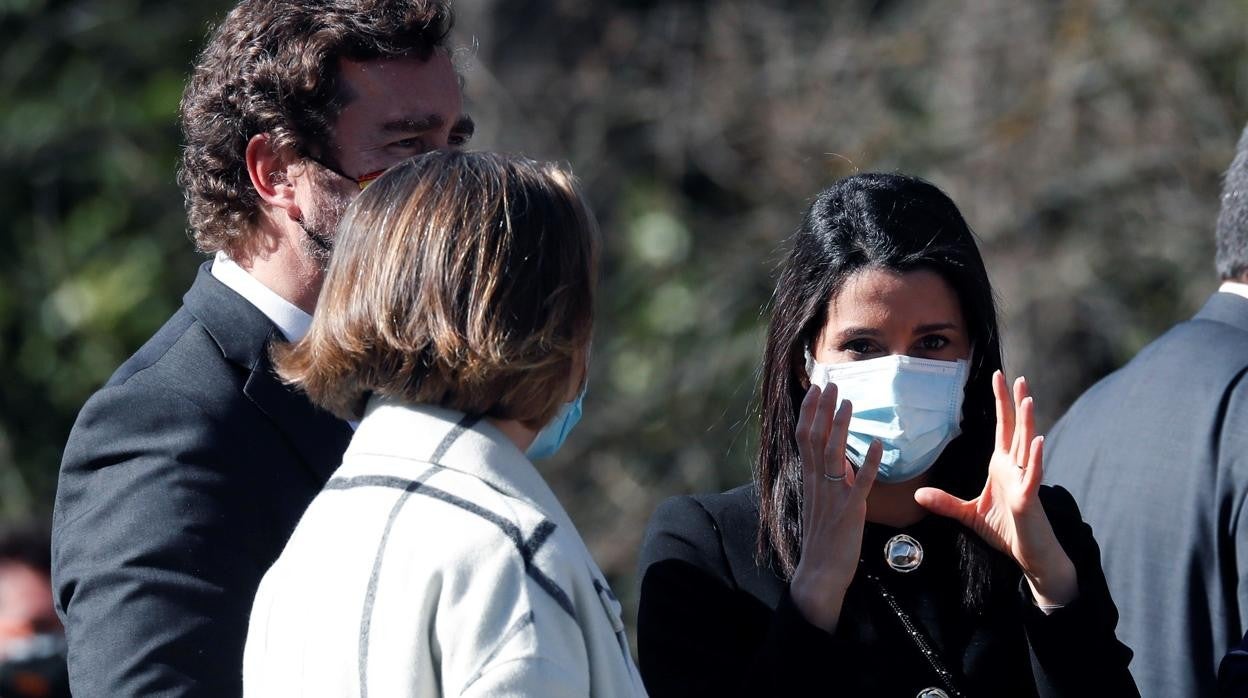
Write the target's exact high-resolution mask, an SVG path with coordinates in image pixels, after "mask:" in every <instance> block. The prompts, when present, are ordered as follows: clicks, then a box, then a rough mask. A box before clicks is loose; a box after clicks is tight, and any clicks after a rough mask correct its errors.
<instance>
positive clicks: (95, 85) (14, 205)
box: [0, 0, 230, 515]
mask: <svg viewBox="0 0 1248 698" xmlns="http://www.w3.org/2000/svg"><path fill="white" fill-rule="evenodd" d="M229 4H230V3H227V2H196V3H169V2H156V1H152V0H145V1H140V0H110V1H109V2H85V1H77V0H26V1H25V2H22V1H17V0H9V1H8V2H4V3H0V74H3V75H4V80H3V82H0V163H3V167H0V210H3V211H4V215H5V223H4V227H3V229H2V230H3V232H2V233H0V235H2V237H3V242H2V243H0V244H2V245H3V249H6V250H8V252H7V254H5V255H3V256H2V257H0V332H2V335H0V336H2V337H3V340H2V341H0V365H3V366H4V367H5V368H4V375H5V380H4V386H3V389H2V390H0V475H2V478H0V486H2V487H3V490H0V514H8V515H17V514H21V513H23V512H26V511H40V510H45V509H47V508H48V507H49V505H50V502H51V496H52V494H53V492H54V489H55V482H56V467H57V464H58V463H59V462H60V453H61V448H62V446H63V445H64V441H65V437H66V436H67V435H68V433H69V428H70V426H71V424H72V423H73V419H74V416H75V415H76V413H77V411H78V408H79V407H81V405H82V403H83V402H84V401H85V399H86V397H87V396H88V395H89V394H90V393H91V391H93V390H95V389H96V388H98V387H99V386H100V385H101V384H102V383H103V382H104V380H106V379H107V378H108V375H109V374H110V373H111V372H112V371H113V370H114V369H115V368H116V367H117V365H119V364H120V363H121V362H122V361H123V360H125V358H126V356H128V355H129V354H130V353H131V352H133V351H134V350H135V349H136V348H138V346H139V345H140V344H141V343H142V342H143V341H144V340H145V339H146V338H147V337H148V336H149V335H150V334H151V332H152V331H153V330H154V329H155V328H156V327H158V326H159V325H160V323H162V322H163V321H164V319H165V318H167V317H168V316H169V314H170V313H172V312H173V310H174V309H176V308H177V306H178V304H179V301H180V298H181V294H182V292H183V290H184V289H185V287H186V285H187V284H188V282H189V280H190V279H191V278H193V275H194V271H195V265H196V259H197V255H196V254H195V253H194V250H193V247H192V245H191V244H190V243H189V241H188V239H187V237H186V232H185V231H186V220H185V217H184V215H183V212H182V207H181V195H180V192H179V191H178V189H177V186H176V185H175V184H174V173H175V166H176V165H175V163H176V159H177V155H178V145H179V138H180V137H179V132H178V127H177V123H176V114H177V108H178V100H179V99H180V97H181V93H182V84H183V80H184V78H185V76H186V75H187V73H188V69H189V66H190V65H191V62H192V60H193V56H194V55H195V53H196V52H197V51H198V50H199V49H200V48H201V47H202V42H203V38H204V36H205V33H206V31H207V29H208V27H209V26H210V23H211V22H212V21H215V19H217V18H218V17H220V16H221V15H222V14H223V13H224V11H225V9H226V8H227V7H228V5H229Z"/></svg>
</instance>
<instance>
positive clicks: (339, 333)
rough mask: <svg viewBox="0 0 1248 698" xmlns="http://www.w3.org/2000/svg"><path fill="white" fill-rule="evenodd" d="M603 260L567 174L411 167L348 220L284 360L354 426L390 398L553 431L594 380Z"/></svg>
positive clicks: (462, 161) (527, 168)
mask: <svg viewBox="0 0 1248 698" xmlns="http://www.w3.org/2000/svg"><path fill="white" fill-rule="evenodd" d="M597 249H598V243H597V226H596V223H595V222H594V218H593V215H592V214H591V213H590V210H589V207H588V206H587V205H586V203H585V201H584V199H583V197H582V196H581V193H580V190H579V188H578V186H577V184H576V182H575V180H574V179H573V177H572V176H571V175H570V174H568V173H567V172H566V171H564V170H562V169H560V168H559V167H557V166H555V165H551V164H546V163H538V162H534V161H532V160H526V159H523V158H517V157H511V156H506V155H498V154H493V153H457V152H432V153H427V154H425V155H421V156H419V157H416V158H413V159H411V160H407V161H404V162H403V163H401V164H399V165H398V166H396V167H394V168H392V169H391V170H389V171H388V172H386V174H385V175H383V176H382V177H381V178H380V179H378V180H377V182H376V183H374V184H373V185H372V186H370V187H369V188H368V189H367V190H366V191H364V193H362V194H361V195H360V196H359V197H358V198H357V199H356V200H355V201H354V202H353V203H352V204H351V206H350V207H348V209H347V212H346V215H345V216H344V217H343V220H342V223H341V224H340V226H339V229H338V237H337V243H336V245H335V250H334V256H333V259H332V261H331V262H330V265H329V270H328V272H327V273H326V277H325V285H324V286H323V287H322V289H321V295H320V299H319V300H318V301H317V306H316V313H315V315H314V317H313V320H312V327H311V329H310V330H309V331H308V334H307V336H306V337H304V338H303V339H302V340H300V341H299V342H298V343H296V344H294V345H285V346H278V347H276V348H275V349H274V361H275V364H276V366H277V371H278V374H279V375H280V376H281V377H282V378H283V379H284V380H285V381H287V382H288V383H290V384H292V385H295V386H297V387H299V388H300V389H302V390H303V391H304V392H306V393H307V394H308V397H309V398H311V400H312V402H314V403H315V404H317V405H319V406H321V407H323V408H325V409H327V410H329V411H331V412H333V413H334V414H336V415H338V416H339V417H342V418H344V419H359V418H360V417H361V416H362V414H363V411H364V405H365V402H366V401H367V399H368V397H369V396H370V395H381V396H387V397H391V398H396V399H399V400H403V401H405V402H408V403H421V404H430V405H439V406H442V407H448V408H451V409H455V410H459V411H461V412H466V413H469V414H474V415H481V416H487V417H495V418H499V419H515V420H519V421H521V422H523V423H524V424H525V425H526V426H529V427H531V428H539V427H541V426H542V425H544V424H545V423H546V422H548V421H550V419H551V418H552V417H553V416H554V414H555V412H556V411H557V410H558V408H559V406H560V405H561V404H562V403H564V402H565V401H566V400H567V396H568V391H569V390H570V388H571V387H572V386H570V385H569V380H571V379H572V378H573V377H575V376H578V375H581V374H582V371H581V369H582V366H583V363H581V362H584V361H585V359H586V352H587V351H588V348H589V340H590V335H591V332H592V329H593V307H594V298H593V296H594V285H595V281H596V269H597Z"/></svg>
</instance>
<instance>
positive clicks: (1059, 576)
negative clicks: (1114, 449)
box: [914, 371, 1079, 606]
mask: <svg viewBox="0 0 1248 698" xmlns="http://www.w3.org/2000/svg"><path fill="white" fill-rule="evenodd" d="M992 392H993V395H994V397H995V398H996V404H997V434H996V450H995V451H994V452H993V454H992V460H991V461H990V462H989V464H988V480H987V482H985V483H984V491H983V492H982V493H980V495H979V496H978V497H976V498H975V499H972V500H970V501H969V502H968V501H965V500H962V499H959V498H957V497H955V496H953V495H951V494H949V493H948V492H945V491H943V490H940V489H937V488H934V487H923V488H920V489H919V490H917V491H916V492H915V493H914V500H915V501H916V502H918V503H919V504H920V505H922V506H923V507H925V508H926V509H927V510H928V511H931V512H932V513H934V514H939V515H941V516H947V517H949V518H951V519H954V520H956V521H958V522H959V523H961V524H962V525H963V526H966V527H967V528H969V529H971V530H972V531H974V532H975V533H976V534H978V535H979V537H980V538H983V539H984V540H985V541H987V542H988V544H990V545H992V546H993V547H994V548H996V549H997V550H1000V551H1001V552H1003V553H1005V554H1006V555H1009V556H1010V557H1012V558H1014V561H1015V562H1017V563H1018V566H1019V567H1020V568H1022V571H1023V574H1024V575H1025V576H1026V578H1027V583H1028V584H1029V585H1030V586H1031V591H1032V594H1033V595H1034V596H1035V597H1036V602H1037V603H1039V604H1040V605H1041V606H1050V605H1051V606H1060V605H1064V604H1067V603H1070V602H1071V601H1073V600H1074V599H1075V597H1076V596H1078V594H1079V584H1078V579H1077V576H1076V574H1075V566H1074V564H1073V563H1072V562H1071V560H1070V557H1069V556H1068V555H1067V554H1066V552H1065V551H1064V550H1063V549H1062V546H1061V544H1060V543H1058V541H1057V536H1056V535H1054V533H1053V526H1052V525H1050V524H1049V519H1048V517H1047V516H1046V515H1045V513H1044V507H1043V506H1041V504H1040V498H1039V496H1038V494H1039V491H1040V482H1041V480H1042V479H1043V474H1044V472H1043V471H1044V437H1043V436H1036V435H1035V406H1034V402H1033V400H1032V398H1031V396H1030V395H1029V394H1028V388H1027V381H1026V379H1024V378H1021V377H1020V378H1019V379H1018V380H1016V381H1014V391H1013V400H1011V399H1010V397H1011V396H1010V391H1009V388H1008V387H1007V385H1006V381H1005V375H1004V374H1002V373H1001V372H1000V371H997V372H996V373H995V374H993V377H992Z"/></svg>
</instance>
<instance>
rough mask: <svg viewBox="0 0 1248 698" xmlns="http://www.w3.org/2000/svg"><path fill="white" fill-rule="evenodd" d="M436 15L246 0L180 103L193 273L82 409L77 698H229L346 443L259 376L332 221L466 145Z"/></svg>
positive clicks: (292, 334)
mask: <svg viewBox="0 0 1248 698" xmlns="http://www.w3.org/2000/svg"><path fill="white" fill-rule="evenodd" d="M451 21H452V20H451V12H450V10H449V8H448V6H447V5H446V4H445V3H443V2H438V1H434V0H428V1H425V0H376V1H367V2H366V1H365V0H346V1H343V0H335V1H333V2H330V1H329V0H244V1H243V2H241V3H240V4H238V5H237V6H236V7H235V8H234V9H233V10H232V11H231V12H230V13H229V15H228V16H227V17H226V18H225V20H224V22H223V23H222V24H221V25H220V26H219V27H218V28H217V30H216V31H215V33H214V34H213V36H212V38H211V39H210V41H209V44H208V46H207V48H206V49H205V51H204V52H203V54H202V55H201V57H200V59H199V62H198V65H197V66H196V68H195V71H194V74H193V76H192V77H191V79H190V83H189V85H188V86H187V89H186V92H185V94H184V95H183V101H182V107H181V122H182V127H183V130H184V133H185V139H186V147H185V150H184V153H183V158H182V163H181V168H180V170H179V182H180V184H181V185H182V187H183V189H184V191H185V195H186V203H187V211H188V215H189V220H190V226H191V232H192V235H193V237H194V239H195V242H196V244H197V246H198V247H199V249H200V250H201V251H203V252H206V253H212V254H215V259H214V260H213V261H212V262H211V263H206V264H204V265H203V266H202V267H201V268H200V270H199V273H198V276H197V277H196V279H195V281H194V284H193V285H192V286H191V288H190V290H189V291H188V292H187V293H186V295H185V297H184V304H183V306H182V308H181V309H180V310H178V311H177V313H175V314H174V315H173V317H172V318H170V319H169V321H168V322H166V323H165V325H164V326H163V327H162V328H161V329H160V330H159V331H158V332H157V333H156V334H155V335H154V336H153V337H152V338H151V339H150V340H149V341H148V342H147V343H146V344H145V345H144V346H143V347H142V348H141V349H139V350H138V352H137V353H136V354H135V355H134V356H132V357H131V358H130V359H129V360H128V361H126V362H125V363H124V364H123V365H122V366H121V367H120V368H119V369H118V370H117V372H116V373H115V374H114V375H113V377H112V378H111V379H110V380H109V381H108V383H107V384H106V385H105V386H104V387H103V388H102V389H101V390H100V391H99V392H97V393H96V394H95V395H94V396H92V397H91V399H90V400H89V401H88V402H87V404H86V405H85V406H84V407H83V409H82V411H81V413H80V414H79V416H78V420H77V422H76V424H75V426H74V429H73V432H72V433H71V435H70V437H69V441H68V443H67V445H66V447H65V454H64V459H63V462H62V465H61V473H60V481H59V485H58V488H57V495H56V504H55V512H54V524H53V526H54V532H53V543H52V553H53V571H52V576H53V587H54V591H55V599H56V606H57V610H58V613H59V614H60V616H61V618H62V619H63V621H64V625H65V628H66V633H67V638H68V643H69V650H68V655H69V659H68V661H69V673H70V681H71V685H72V690H73V693H74V695H77V696H109V697H115V696H137V695H143V696H157V695H159V696H213V697H214V698H216V697H220V696H230V695H239V694H240V693H241V690H242V687H241V677H242V656H243V644H244V641H245V638H246V632H247V621H248V617H247V616H248V610H249V609H250V607H251V603H252V599H253V597H254V595H255V592H256V588H257V585H258V584H259V582H260V579H261V576H262V575H263V574H264V572H265V570H266V569H267V568H268V567H269V566H270V565H271V564H272V562H273V561H274V560H275V559H276V558H277V556H278V554H279V553H280V552H281V550H282V547H283V545H284V544H285V542H286V539H287V537H288V535H289V534H290V532H291V530H292V529H293V528H294V526H295V524H296V523H297V521H298V519H299V517H300V516H301V515H302V513H303V511H304V509H305V507H306V506H307V504H308V502H309V501H311V499H312V498H313V497H314V496H315V495H316V494H317V492H318V491H320V489H321V486H322V485H323V483H324V482H325V480H326V478H327V477H328V476H329V474H330V473H331V472H333V470H334V469H335V468H336V467H337V466H338V464H339V463H340V459H341V455H342V452H343V450H344V449H345V447H346V445H347V443H348V441H349V440H350V437H351V434H352V431H351V427H350V426H349V425H348V423H346V422H343V421H341V420H338V419H337V418H335V417H333V416H331V415H330V414H329V413H327V412H323V411H320V410H318V409H315V408H314V407H313V406H312V405H311V404H310V403H309V402H308V401H307V400H306V398H305V397H303V396H302V395H301V394H299V393H296V392H294V391H293V390H291V389H289V388H287V387H286V386H284V385H283V384H282V383H281V382H280V381H279V380H278V379H277V378H276V377H275V375H274V374H273V372H272V368H271V366H270V358H269V349H270V346H271V345H272V344H273V343H274V342H281V341H294V340H297V339H299V338H300V337H301V336H302V335H303V333H304V332H306V330H307V326H308V323H309V322H310V319H311V318H310V315H309V314H310V313H311V312H312V310H313V306H314V305H315V303H316V298H317V292H318V289H319V287H320V284H321V279H322V275H323V273H324V268H325V265H326V262H327V259H328V254H329V251H330V249H331V248H332V246H333V242H334V235H335V233H334V231H335V228H336V226H337V223H338V219H339V217H340V216H341V213H342V210H343V209H344V208H345V206H346V204H347V203H348V202H349V201H350V200H351V199H352V198H353V197H354V196H355V195H356V194H358V193H359V191H360V190H361V189H362V188H363V187H365V186H366V185H367V184H368V182H370V181H371V180H372V179H373V178H375V177H376V176H377V175H378V174H379V173H380V172H381V171H383V170H385V169H386V168H388V167H390V166H392V165H394V164H396V163H397V162H399V161H401V160H403V159H405V158H407V157H409V156H412V155H415V154H418V153H421V152H425V151H428V150H432V149H439V148H447V147H453V146H456V145H459V144H460V143H462V142H463V141H464V140H465V139H466V137H467V135H468V134H469V132H470V131H471V122H470V121H468V120H467V118H466V117H465V116H464V115H463V114H462V99H461V95H460V87H459V76H458V74H457V73H456V71H455V69H454V67H453V65H452V62H451V59H450V55H449V52H448V50H447V49H446V47H445V37H446V36H447V32H448V31H449V29H450V25H451Z"/></svg>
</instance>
